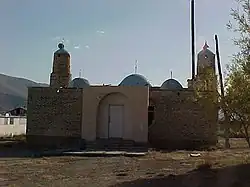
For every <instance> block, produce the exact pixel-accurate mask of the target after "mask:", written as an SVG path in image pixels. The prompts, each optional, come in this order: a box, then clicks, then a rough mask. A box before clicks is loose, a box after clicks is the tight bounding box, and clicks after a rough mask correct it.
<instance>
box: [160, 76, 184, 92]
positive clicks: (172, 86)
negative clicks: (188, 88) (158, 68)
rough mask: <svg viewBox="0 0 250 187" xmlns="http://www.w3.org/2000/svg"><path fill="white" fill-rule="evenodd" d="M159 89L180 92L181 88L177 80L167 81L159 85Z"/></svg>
mask: <svg viewBox="0 0 250 187" xmlns="http://www.w3.org/2000/svg"><path fill="white" fill-rule="evenodd" d="M161 89H164V90H181V89H183V87H182V85H181V84H180V83H179V82H178V81H177V80H175V79H168V80H166V81H165V82H164V83H163V84H162V85H161Z"/></svg>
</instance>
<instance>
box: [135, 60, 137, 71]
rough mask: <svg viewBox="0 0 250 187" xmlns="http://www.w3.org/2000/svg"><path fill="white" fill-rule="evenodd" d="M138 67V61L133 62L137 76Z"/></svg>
mask: <svg viewBox="0 0 250 187" xmlns="http://www.w3.org/2000/svg"><path fill="white" fill-rule="evenodd" d="M137 66H138V60H135V74H137V68H138V67H137Z"/></svg>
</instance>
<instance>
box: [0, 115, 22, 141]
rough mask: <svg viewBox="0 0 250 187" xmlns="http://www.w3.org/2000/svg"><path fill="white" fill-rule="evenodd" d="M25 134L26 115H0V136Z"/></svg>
mask: <svg viewBox="0 0 250 187" xmlns="http://www.w3.org/2000/svg"><path fill="white" fill-rule="evenodd" d="M21 134H26V117H20V116H9V117H6V116H0V137H3V136H11V135H21Z"/></svg>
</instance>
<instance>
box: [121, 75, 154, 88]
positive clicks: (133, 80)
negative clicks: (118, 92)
mask: <svg viewBox="0 0 250 187" xmlns="http://www.w3.org/2000/svg"><path fill="white" fill-rule="evenodd" d="M119 86H149V87H151V85H150V83H149V82H148V81H147V79H146V78H145V77H144V76H142V75H139V74H132V75H129V76H127V77H126V78H124V79H123V80H122V82H121V83H120V84H119Z"/></svg>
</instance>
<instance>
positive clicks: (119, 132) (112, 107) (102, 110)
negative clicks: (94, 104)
mask: <svg viewBox="0 0 250 187" xmlns="http://www.w3.org/2000/svg"><path fill="white" fill-rule="evenodd" d="M126 100H127V97H126V96H125V95H124V94H122V93H119V92H115V93H109V94H107V95H105V96H104V97H103V98H102V100H101V101H100V102H99V106H98V111H97V126H96V138H104V139H108V138H122V137H123V133H124V125H125V113H126Z"/></svg>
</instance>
